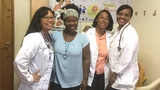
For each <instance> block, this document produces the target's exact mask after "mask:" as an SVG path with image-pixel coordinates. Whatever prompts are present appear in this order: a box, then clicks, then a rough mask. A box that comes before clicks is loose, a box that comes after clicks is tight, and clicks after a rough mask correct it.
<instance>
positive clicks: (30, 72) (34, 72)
mask: <svg viewBox="0 0 160 90" xmlns="http://www.w3.org/2000/svg"><path fill="white" fill-rule="evenodd" d="M54 23H55V17H54V12H53V11H52V10H51V9H50V8H48V7H41V8H39V9H38V10H37V11H36V12H35V14H34V16H33V18H32V21H31V23H30V25H29V28H28V30H27V32H26V35H25V37H24V39H23V43H22V46H21V48H20V50H19V52H18V54H17V56H16V58H15V61H14V70H15V73H16V74H17V76H18V78H19V79H20V81H21V83H20V86H19V89H18V90H48V87H49V82H50V77H51V71H52V68H53V67H54V64H53V63H54V54H53V45H52V44H53V42H52V39H51V38H50V35H49V34H48V31H49V30H51V29H52V28H53V26H54ZM52 75H53V76H54V74H52Z"/></svg>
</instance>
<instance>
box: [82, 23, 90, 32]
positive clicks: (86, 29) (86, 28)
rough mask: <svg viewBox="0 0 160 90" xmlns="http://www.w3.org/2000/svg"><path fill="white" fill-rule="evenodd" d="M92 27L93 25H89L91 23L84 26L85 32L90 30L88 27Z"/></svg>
mask: <svg viewBox="0 0 160 90" xmlns="http://www.w3.org/2000/svg"><path fill="white" fill-rule="evenodd" d="M90 28H92V27H91V26H89V25H86V26H85V27H84V29H83V32H86V31H88V29H90Z"/></svg>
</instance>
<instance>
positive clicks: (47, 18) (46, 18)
mask: <svg viewBox="0 0 160 90" xmlns="http://www.w3.org/2000/svg"><path fill="white" fill-rule="evenodd" d="M43 18H44V19H45V20H54V19H55V17H54V16H53V17H49V16H44V17H43Z"/></svg>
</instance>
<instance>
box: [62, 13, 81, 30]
mask: <svg viewBox="0 0 160 90" xmlns="http://www.w3.org/2000/svg"><path fill="white" fill-rule="evenodd" d="M64 25H65V27H66V30H68V31H70V32H75V30H77V27H78V19H77V17H75V16H68V17H67V18H66V19H65V20H64Z"/></svg>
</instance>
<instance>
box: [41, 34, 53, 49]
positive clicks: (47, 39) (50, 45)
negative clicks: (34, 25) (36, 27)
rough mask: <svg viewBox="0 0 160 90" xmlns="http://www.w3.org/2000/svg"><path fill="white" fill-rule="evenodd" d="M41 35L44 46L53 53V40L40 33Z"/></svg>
mask: <svg viewBox="0 0 160 90" xmlns="http://www.w3.org/2000/svg"><path fill="white" fill-rule="evenodd" d="M41 34H42V36H43V39H44V41H45V44H46V45H47V47H48V48H49V49H51V50H52V51H53V40H52V38H51V37H50V35H49V34H44V33H43V32H42V31H41Z"/></svg>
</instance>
